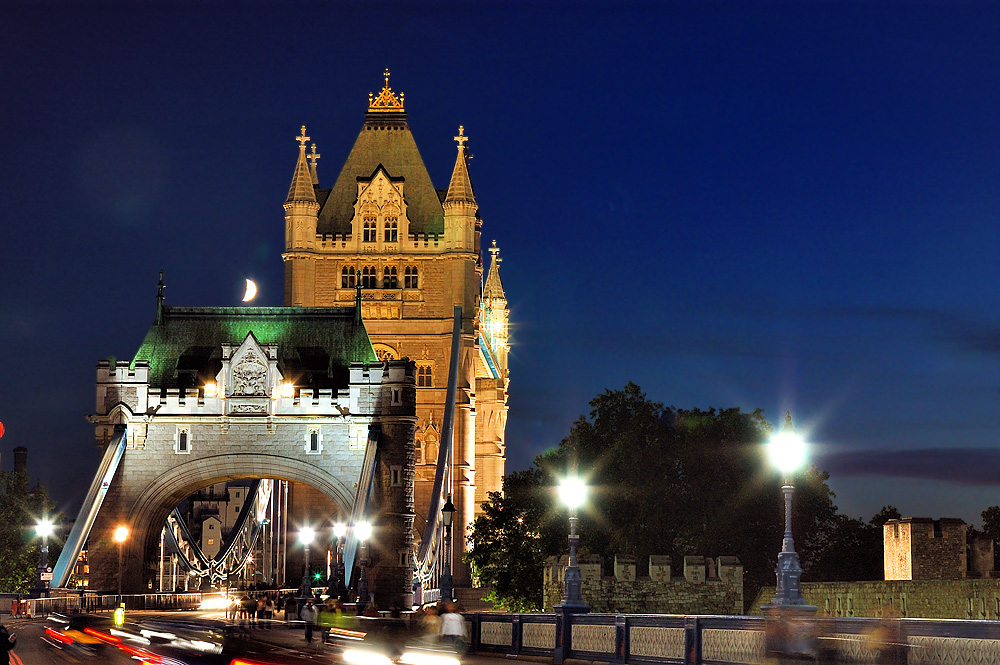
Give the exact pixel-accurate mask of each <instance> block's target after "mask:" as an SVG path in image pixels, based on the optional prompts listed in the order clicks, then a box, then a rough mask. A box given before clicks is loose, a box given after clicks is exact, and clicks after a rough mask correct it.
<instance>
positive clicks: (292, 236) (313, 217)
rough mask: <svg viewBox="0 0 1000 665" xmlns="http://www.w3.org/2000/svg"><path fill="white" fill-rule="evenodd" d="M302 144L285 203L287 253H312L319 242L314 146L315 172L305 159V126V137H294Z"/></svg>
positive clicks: (314, 153) (303, 128)
mask: <svg viewBox="0 0 1000 665" xmlns="http://www.w3.org/2000/svg"><path fill="white" fill-rule="evenodd" d="M295 140H296V141H298V142H299V159H298V161H297V162H296V163H295V173H294V174H292V185H291V187H289V188H288V198H287V199H285V250H286V251H294V250H297V249H310V248H311V247H312V244H313V242H314V241H315V238H316V222H317V219H318V215H319V203H317V202H316V190H315V189H314V187H313V184H314V177H315V166H316V159H318V158H319V155H318V154H316V150H315V146H313V155H312V157H311V159H312V160H313V168H312V169H310V168H309V163H308V161H307V159H306V143H307V142H308V141H309V137H308V136H306V126H305V125H302V133H301V134H300V135H299V136H297V137H295Z"/></svg>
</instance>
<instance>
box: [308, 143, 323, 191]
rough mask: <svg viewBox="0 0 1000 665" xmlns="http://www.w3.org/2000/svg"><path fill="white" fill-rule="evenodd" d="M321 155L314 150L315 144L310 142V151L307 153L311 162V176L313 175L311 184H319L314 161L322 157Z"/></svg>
mask: <svg viewBox="0 0 1000 665" xmlns="http://www.w3.org/2000/svg"><path fill="white" fill-rule="evenodd" d="M322 156H323V155H321V154H319V153H318V152H316V144H315V143H313V144H312V153H311V154H310V155H309V161H310V162H311V164H312V177H313V184H314V185H318V184H319V173H318V172H317V171H316V161H317V160H318V159H319V158H320V157H322Z"/></svg>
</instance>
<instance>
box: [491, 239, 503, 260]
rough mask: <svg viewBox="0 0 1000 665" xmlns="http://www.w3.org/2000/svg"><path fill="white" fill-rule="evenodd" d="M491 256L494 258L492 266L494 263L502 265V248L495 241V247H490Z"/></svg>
mask: <svg viewBox="0 0 1000 665" xmlns="http://www.w3.org/2000/svg"><path fill="white" fill-rule="evenodd" d="M490 255H491V257H492V261H491V264H490V265H492V264H493V263H500V262H501V261H503V259H501V258H500V248H499V247H497V241H496V240H494V241H493V246H492V247H490Z"/></svg>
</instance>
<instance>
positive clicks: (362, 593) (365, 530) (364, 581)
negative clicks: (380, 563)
mask: <svg viewBox="0 0 1000 665" xmlns="http://www.w3.org/2000/svg"><path fill="white" fill-rule="evenodd" d="M354 535H355V536H356V537H357V539H358V542H360V543H361V577H360V578H359V579H358V603H359V604H361V605H367V604H368V576H367V572H366V570H365V569H366V568H367V567H368V543H367V541H368V539H369V538H370V537H371V535H372V525H371V523H370V522H358V523H357V524H355V525H354Z"/></svg>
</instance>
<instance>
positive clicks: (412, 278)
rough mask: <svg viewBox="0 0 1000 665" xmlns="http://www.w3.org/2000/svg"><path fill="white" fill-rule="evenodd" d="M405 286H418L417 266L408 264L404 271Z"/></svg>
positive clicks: (409, 287)
mask: <svg viewBox="0 0 1000 665" xmlns="http://www.w3.org/2000/svg"><path fill="white" fill-rule="evenodd" d="M403 287H404V288H407V289H415V288H417V266H406V270H405V271H404V272H403Z"/></svg>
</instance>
